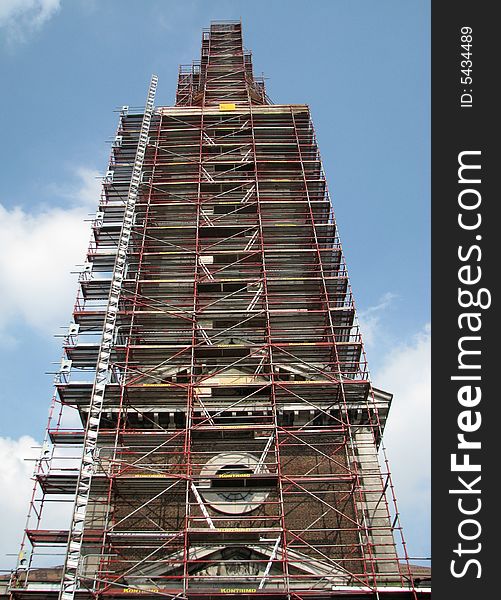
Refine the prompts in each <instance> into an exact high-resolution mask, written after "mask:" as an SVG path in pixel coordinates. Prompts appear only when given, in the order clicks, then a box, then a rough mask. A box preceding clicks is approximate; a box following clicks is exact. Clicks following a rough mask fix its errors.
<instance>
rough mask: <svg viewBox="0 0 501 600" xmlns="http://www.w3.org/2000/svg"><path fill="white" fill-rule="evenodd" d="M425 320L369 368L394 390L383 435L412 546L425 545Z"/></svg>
mask: <svg viewBox="0 0 501 600" xmlns="http://www.w3.org/2000/svg"><path fill="white" fill-rule="evenodd" d="M430 341H431V335H430V326H429V325H426V326H425V327H424V328H423V330H422V331H420V332H419V333H418V334H417V335H416V336H414V338H413V339H412V340H411V341H410V342H409V343H407V344H404V345H401V346H398V347H396V348H395V349H393V350H392V351H391V352H390V353H389V354H387V355H386V356H385V357H384V359H383V361H382V364H381V367H380V368H379V369H378V371H377V372H376V373H375V374H374V377H373V381H374V384H375V385H376V386H377V387H380V388H382V389H384V390H388V391H389V392H392V393H393V402H392V406H391V410H390V414H389V418H388V423H387V425H386V429H385V434H384V440H385V445H386V447H387V448H388V455H389V460H390V469H391V472H392V475H393V481H394V483H395V489H396V495H397V501H398V503H399V507H400V510H401V512H403V513H404V514H405V519H404V522H403V525H404V531H405V529H407V530H408V531H410V530H412V536H408V537H412V538H413V539H415V540H416V542H415V544H413V546H414V549H411V552H414V554H415V553H416V552H417V553H418V554H421V553H422V552H423V551H424V550H425V549H426V547H428V548H429V513H430V470H431V463H430V461H431V428H430V418H431V387H430V376H431V362H430V361H431V350H430Z"/></svg>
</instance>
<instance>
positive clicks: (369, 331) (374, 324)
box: [358, 292, 398, 348]
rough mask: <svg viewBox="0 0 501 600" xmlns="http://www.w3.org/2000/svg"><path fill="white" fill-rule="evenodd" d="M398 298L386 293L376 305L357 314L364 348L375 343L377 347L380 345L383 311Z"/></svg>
mask: <svg viewBox="0 0 501 600" xmlns="http://www.w3.org/2000/svg"><path fill="white" fill-rule="evenodd" d="M397 297H398V296H397V295H396V294H394V293H393V292H386V293H385V294H383V296H382V297H381V298H380V299H379V302H378V304H376V305H375V306H369V308H366V309H365V310H361V311H359V312H358V319H359V321H360V331H361V332H362V337H363V340H364V345H365V347H366V348H371V347H373V346H374V343H375V342H376V341H377V342H378V345H380V344H381V339H382V337H383V336H382V332H381V319H382V316H383V314H384V311H385V310H386V309H387V308H388V307H390V306H391V304H392V303H393V301H394V300H395V298H397Z"/></svg>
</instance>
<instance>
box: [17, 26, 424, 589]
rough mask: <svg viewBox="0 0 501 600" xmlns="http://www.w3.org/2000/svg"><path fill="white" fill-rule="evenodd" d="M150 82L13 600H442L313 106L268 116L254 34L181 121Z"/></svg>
mask: <svg viewBox="0 0 501 600" xmlns="http://www.w3.org/2000/svg"><path fill="white" fill-rule="evenodd" d="M155 87H156V78H154V80H153V82H152V86H150V90H149V94H148V102H147V105H146V107H145V109H137V110H134V109H131V108H129V107H124V108H123V109H122V111H121V114H120V122H119V127H118V130H117V133H116V136H115V139H114V142H113V144H112V154H111V158H110V165H109V169H108V172H107V174H106V177H105V178H104V182H103V192H102V197H101V202H100V206H99V210H98V212H97V214H96V218H95V220H94V222H93V236H92V240H91V243H90V246H89V249H88V253H87V258H86V263H85V265H84V268H83V269H82V273H81V276H80V289H79V293H78V297H77V301H76V303H75V307H74V312H73V317H74V318H73V322H72V323H71V325H70V328H69V330H68V334H67V336H66V338H65V344H64V356H63V360H62V362H61V368H60V371H59V373H58V374H57V376H56V386H55V387H56V392H55V395H54V397H53V401H52V408H51V414H50V417H49V426H48V430H47V438H46V444H44V448H43V452H42V455H41V457H40V460H39V461H37V466H36V469H35V480H36V481H35V491H34V494H33V498H32V502H31V510H30V515H31V517H30V520H29V522H28V526H27V528H26V532H25V537H24V540H23V544H22V550H21V555H20V562H19V565H18V569H17V570H16V572H15V574H14V576H13V579H12V582H11V587H10V591H11V594H12V597H13V598H19V599H22V600H25V599H27V598H28V597H29V598H32V597H36V598H39V597H40V598H41V597H43V598H44V599H45V598H47V599H49V598H55V597H56V596H58V595H59V597H60V598H61V599H62V600H72V598H74V597H79V598H84V597H90V596H92V597H101V596H102V597H105V596H112V597H122V596H125V595H126V596H130V595H141V596H143V597H144V596H149V597H154V596H165V597H168V598H216V597H220V596H228V595H230V596H231V595H233V596H235V597H239V598H245V597H252V598H260V597H263V598H265V597H266V598H276V599H279V598H284V599H285V598H295V599H301V598H318V599H321V598H331V597H334V596H336V597H350V598H369V597H373V598H387V597H388V598H389V597H392V598H393V597H394V598H396V597H399V598H421V597H425V596H426V597H427V596H428V594H429V590H427V589H422V588H418V587H416V586H415V585H414V582H413V579H412V574H411V570H410V567H409V562H408V560H404V561H402V560H399V558H398V556H397V550H396V545H395V541H394V534H397V535H398V536H399V538H400V541H401V543H402V545H403V546H402V547H403V551H404V554H405V542H404V541H403V536H402V531H401V527H400V522H399V516H398V511H397V510H396V507H395V505H394V501H395V496H394V492H393V486H392V482H391V477H390V473H389V470H388V468H387V461H385V462H384V464H383V466H384V468H383V469H381V467H380V465H379V462H378V452H380V450H381V436H382V432H383V429H384V425H385V422H386V417H387V414H388V410H389V405H390V401H391V394H388V393H386V392H384V391H382V390H378V389H375V388H373V387H372V385H371V383H370V380H369V375H368V371H367V365H366V359H365V354H364V351H363V345H362V340H361V336H360V332H359V327H358V322H357V319H356V313H355V307H354V302H353V297H352V292H351V288H350V285H349V280H348V276H347V271H346V266H345V261H344V257H343V253H342V248H341V244H340V241H339V237H338V233H337V227H336V222H335V219H334V214H333V211H332V207H331V202H330V198H329V195H328V190H327V185H326V181H325V176H324V172H323V170H322V164H321V159H320V156H319V152H318V147H317V142H316V138H315V133H314V129H313V126H312V122H311V118H310V113H309V109H308V107H307V106H306V105H277V104H271V101H270V100H269V98H268V97H267V95H266V92H265V87H264V82H263V80H262V79H257V78H255V77H254V76H253V72H252V60H251V56H250V53H248V52H245V51H244V50H243V45H242V33H241V24H240V23H239V22H218V23H213V24H212V25H211V27H210V29H208V30H206V31H204V32H203V36H202V55H201V60H200V62H198V63H194V64H193V65H190V66H189V67H181V68H180V72H179V80H178V89H177V95H176V105H175V106H174V107H159V108H155V109H154V108H153V97H154V88H155ZM131 199H132V201H131ZM124 232H125V235H124ZM96 398H97V402H96ZM67 413H71V414H72V415H73V423H75V422H78V423H81V425H80V426H78V427H77V426H71V427H69V426H68V425H67V424H66V423H67V422H68V419H67V418H66V419H65V415H67ZM77 416H78V418H77ZM82 456H83V460H82ZM63 502H66V503H67V505H68V507H70V508H71V511H70V512H71V514H69V515H68V517H67V522H68V523H69V525H66V527H64V526H63V527H62V528H60V529H58V528H54V527H53V525H52V521H50V524H51V526H50V527H48V526H46V525H45V522H46V520H44V516H43V515H44V510H47V508H48V507H49V513H51V510H50V508H51V506H50V505H51V504H52V506H54V504H55V505H56V506H57V507H61V506H62V505H63ZM53 513H54V511H52V514H53ZM49 517H50V519H52V516H51V515H50V514H49ZM50 519H49V520H50ZM48 556H50V557H51V558H47V557H48ZM406 558H407V557H406V556H404V559H406ZM48 561H49V562H50V561H52V564H51V566H57V565H63V567H62V568H61V569H60V571H61V583H60V584H59V583H57V582H56V583H51V584H49V583H40V582H39V581H37V573H38V569H39V568H40V567H43V566H46V565H47V564H48Z"/></svg>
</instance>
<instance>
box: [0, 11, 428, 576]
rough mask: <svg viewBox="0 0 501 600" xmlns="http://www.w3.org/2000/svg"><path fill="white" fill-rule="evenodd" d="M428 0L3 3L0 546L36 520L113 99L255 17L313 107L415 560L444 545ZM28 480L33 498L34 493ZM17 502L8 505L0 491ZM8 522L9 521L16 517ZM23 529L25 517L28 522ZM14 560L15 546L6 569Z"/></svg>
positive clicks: (260, 38)
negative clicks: (38, 446)
mask: <svg viewBox="0 0 501 600" xmlns="http://www.w3.org/2000/svg"><path fill="white" fill-rule="evenodd" d="M429 10H430V9H429V2H428V1H427V0H380V1H379V2H374V1H373V0H357V1H353V2H348V1H347V0H323V1H321V0H317V1H316V2H309V3H307V2H304V1H296V0H289V1H285V0H280V1H277V0H273V1H269V2H265V1H260V0H258V1H256V2H252V3H251V2H244V1H239V0H233V1H223V0H216V1H213V2H210V3H209V2H203V1H195V0H184V1H183V2H177V1H169V0H164V1H161V0H146V1H142V2H139V1H132V0H104V1H101V2H98V1H97V0H87V1H85V0H73V1H68V0H2V6H1V7H0V78H1V79H0V81H1V82H2V90H3V93H2V94H1V96H0V103H1V111H0V115H1V116H0V119H1V128H2V144H1V145H0V161H1V163H0V164H2V166H3V169H2V170H3V174H2V177H1V178H0V255H1V256H0V281H2V282H3V285H2V287H3V291H2V293H1V294H0V360H1V364H2V370H1V372H0V401H1V403H2V407H3V418H2V420H1V421H0V453H3V456H4V458H5V461H4V464H6V465H7V466H4V467H3V471H2V470H0V484H1V485H3V486H7V488H5V487H4V488H3V489H13V488H15V489H16V490H17V493H16V494H14V495H13V496H11V497H10V498H8V499H5V498H4V500H2V501H0V508H1V509H2V512H3V514H4V515H6V516H7V518H6V519H5V525H4V526H3V535H2V536H1V538H2V539H1V541H0V555H4V554H5V553H8V552H9V553H10V552H12V553H15V552H16V551H17V544H18V541H19V535H20V534H19V530H20V529H21V528H22V526H23V519H22V518H21V516H22V515H24V514H25V511H26V509H25V506H22V507H21V505H22V504H23V502H24V495H26V493H27V491H26V489H27V488H26V485H25V484H24V483H19V482H20V481H21V480H22V481H24V480H25V479H26V477H25V473H27V472H29V470H30V469H31V463H25V462H23V461H22V454H23V452H25V453H26V452H28V454H29V453H30V452H32V448H31V447H32V446H34V445H35V443H36V442H35V440H40V439H41V436H42V432H43V428H44V426H45V423H46V418H47V407H48V404H49V400H50V395H51V376H50V375H45V373H46V372H50V371H55V365H54V364H52V363H57V362H59V359H60V355H61V351H60V343H61V339H60V338H55V339H54V338H53V337H52V334H62V333H63V332H64V330H65V328H66V326H67V324H68V323H69V321H70V319H71V310H72V305H73V299H74V297H75V293H76V279H75V276H71V275H69V272H70V271H71V270H76V269H75V267H74V265H75V264H78V263H80V264H81V263H82V262H83V257H84V254H85V250H86V246H87V240H88V239H89V229H88V223H87V224H86V223H84V222H83V219H84V218H88V215H89V214H91V213H92V212H94V211H95V208H96V205H97V200H98V193H99V179H98V177H99V176H100V175H103V174H104V172H105V170H106V164H107V158H108V155H109V149H110V148H109V141H110V140H111V138H112V137H113V136H114V132H115V128H116V126H117V117H118V115H117V113H116V109H117V108H119V107H120V106H122V105H123V104H128V105H132V106H134V105H142V104H143V103H144V98H145V94H146V87H147V83H148V81H149V78H150V75H151V73H157V74H158V76H159V87H158V92H157V104H163V105H169V104H172V103H173V102H174V94H175V85H176V75H177V68H178V65H179V63H183V64H185V63H189V62H191V60H192V59H196V58H198V57H199V52H200V38H201V30H202V28H203V27H207V26H208V24H209V22H210V21H211V20H213V19H214V20H215V19H239V18H242V21H243V26H244V41H245V45H246V46H247V48H249V49H250V50H252V51H253V60H254V68H255V71H256V72H257V73H261V72H264V74H265V76H266V77H267V78H268V81H267V89H268V94H269V96H270V97H271V99H272V100H273V101H274V102H276V103H307V104H309V105H310V106H311V110H312V115H313V119H314V123H315V127H316V130H317V136H318V140H319V144H320V150H321V153H322V156H323V160H324V167H325V170H326V173H327V177H328V182H329V187H330V190H331V195H332V199H333V204H334V207H335V211H336V217H337V220H338V225H339V228H340V232H341V238H342V241H343V245H344V250H345V254H346V258H347V263H348V268H349V272H350V276H351V281H352V286H353V288H354V293H355V298H356V301H357V306H358V309H359V314H360V318H361V323H362V333H363V334H365V340H366V349H367V353H368V357H369V366H370V367H371V371H372V373H373V379H374V383H375V385H377V386H380V387H383V388H385V389H388V390H389V391H392V392H394V393H395V398H394V404H393V408H392V412H393V414H392V415H391V417H390V421H389V424H388V432H387V446H388V452H389V457H390V464H391V465H392V466H393V469H392V470H393V473H394V480H395V484H396V492H397V497H398V498H399V499H400V509H401V512H402V518H403V524H404V526H405V530H406V537H407V541H408V546H409V551H410V554H411V555H412V556H420V557H421V556H429V552H430V543H429V506H428V504H429V423H428V419H429V404H430V390H429V337H430V333H429V327H428V323H429V319H430V314H429V312H430V311H429V293H430V281H429V278H430V273H429V267H430V265H429V261H430V256H429V250H430V242H429V234H430V231H429V229H430V227H429V219H430V206H429V187H430V173H429V161H430V155H429V152H430V149H429V144H430V134H429V127H430V109H429V94H430V81H429V78H430V72H429V71H430V69H429V67H430V26H429V19H430V16H429ZM23 494H24V495H23ZM2 502H3V504H2ZM7 522H9V525H7ZM16 528H18V530H16ZM11 563H12V559H7V561H6V559H5V558H4V557H3V556H0V568H2V567H3V566H5V565H6V564H7V565H8V564H11Z"/></svg>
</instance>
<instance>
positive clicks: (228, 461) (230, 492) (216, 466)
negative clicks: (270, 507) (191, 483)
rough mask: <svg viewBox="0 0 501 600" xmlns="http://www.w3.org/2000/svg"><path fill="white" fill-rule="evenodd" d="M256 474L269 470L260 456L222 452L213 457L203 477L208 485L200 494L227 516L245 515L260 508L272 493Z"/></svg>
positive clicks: (205, 468) (201, 473) (211, 505)
mask: <svg viewBox="0 0 501 600" xmlns="http://www.w3.org/2000/svg"><path fill="white" fill-rule="evenodd" d="M257 473H261V474H263V475H266V474H268V473H269V471H268V469H267V467H266V466H265V465H262V464H260V462H259V456H257V457H256V456H254V455H253V454H250V453H248V452H220V453H219V454H216V455H215V456H213V457H212V458H210V459H209V460H208V461H207V462H206V463H205V465H204V466H203V468H202V470H201V471H200V476H201V479H202V481H204V483H205V485H204V487H202V488H201V489H200V495H201V496H202V498H203V500H204V502H206V503H207V504H208V505H209V506H210V507H211V508H213V509H214V510H216V511H218V512H221V513H225V514H228V515H237V514H244V513H248V512H251V511H253V510H256V508H259V507H260V506H261V505H262V503H263V502H265V501H266V498H267V497H268V495H269V494H270V490H268V489H266V485H264V487H263V484H262V480H261V479H260V478H259V477H254V476H255V475H256V474H257Z"/></svg>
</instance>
